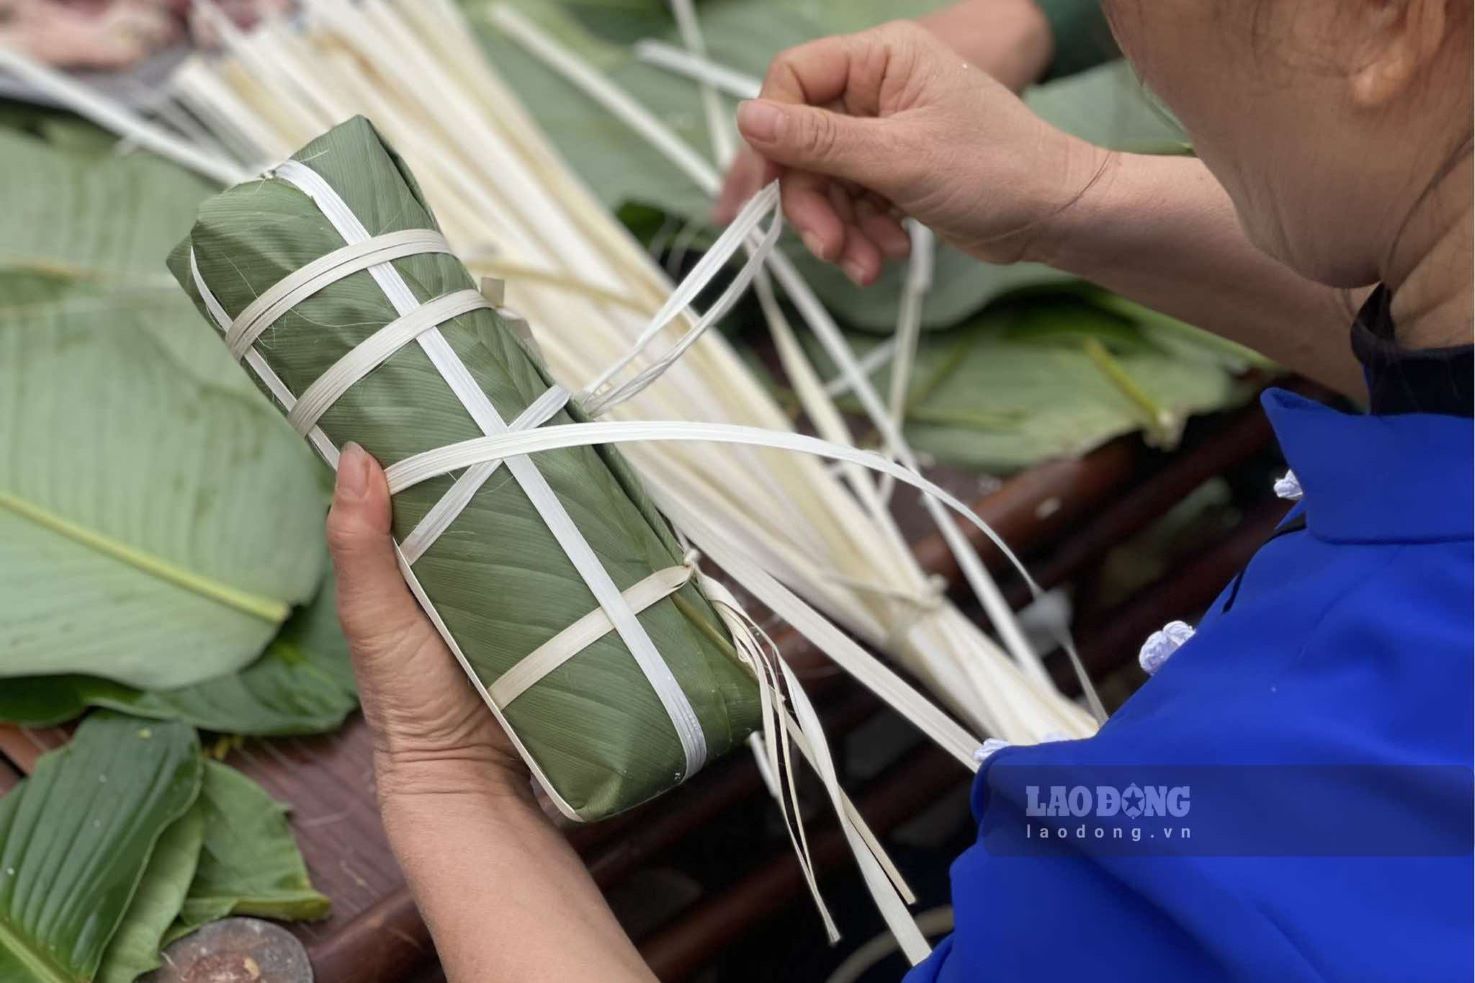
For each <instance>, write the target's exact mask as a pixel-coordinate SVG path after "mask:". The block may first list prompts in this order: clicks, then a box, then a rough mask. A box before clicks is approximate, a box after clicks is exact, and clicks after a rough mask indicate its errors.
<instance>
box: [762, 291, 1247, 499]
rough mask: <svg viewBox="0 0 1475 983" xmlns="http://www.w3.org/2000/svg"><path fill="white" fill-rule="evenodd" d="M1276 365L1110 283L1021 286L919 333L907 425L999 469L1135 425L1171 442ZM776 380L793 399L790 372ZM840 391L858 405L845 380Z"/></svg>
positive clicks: (853, 337)
mask: <svg viewBox="0 0 1475 983" xmlns="http://www.w3.org/2000/svg"><path fill="white" fill-rule="evenodd" d="M849 340H850V343H851V346H852V348H853V350H854V351H855V352H856V353H857V354H858V355H860V356H861V357H862V358H863V359H864V357H865V356H866V355H867V354H869V353H871V352H872V351H873V350H874V349H875V348H876V347H877V346H878V345H881V344H883V341H882V339H880V338H878V337H876V336H874V335H869V334H867V333H865V332H860V331H852V332H850V333H849ZM808 350H809V354H810V357H811V358H812V359H813V360H814V362H815V364H816V365H817V366H818V367H819V368H820V371H821V372H823V373H825V374H826V375H827V376H834V375H835V374H836V370H835V369H834V367H833V366H832V365H831V363H830V361H829V358H828V356H826V354H825V353H824V351H823V350H822V349H821V348H820V346H819V345H818V344H817V343H811V344H810V345H809V346H808ZM892 365H893V363H892V362H891V361H890V360H888V361H886V363H885V364H883V365H881V366H880V367H878V368H877V369H876V370H875V371H874V372H873V374H872V379H873V380H874V381H875V384H876V386H877V388H879V389H880V390H881V391H882V392H885V391H886V390H887V388H889V385H890V379H891V371H892ZM1267 365H1268V363H1266V362H1265V360H1264V359H1262V358H1260V357H1259V356H1257V355H1255V354H1254V353H1253V352H1250V351H1248V350H1247V349H1244V348H1241V347H1240V346H1238V345H1234V344H1232V343H1230V342H1227V341H1222V340H1220V339H1217V338H1215V337H1213V336H1211V335H1206V334H1204V333H1203V332H1201V331H1196V330H1194V329H1193V328H1190V327H1189V326H1188V325H1186V324H1183V323H1181V322H1178V321H1175V320H1173V319H1172V318H1168V317H1164V316H1162V315H1160V314H1157V313H1155V312H1153V311H1149V310H1146V309H1145V308H1142V307H1140V306H1138V305H1136V304H1132V303H1130V302H1128V301H1125V300H1123V299H1122V298H1120V297H1116V296H1114V295H1110V294H1105V293H1102V292H1101V291H1096V290H1089V289H1080V290H1073V291H1055V292H1051V293H1049V294H1046V295H1043V296H1035V297H1026V298H1014V299H1011V300H1006V301H1003V302H1001V303H998V304H994V305H991V306H990V307H988V308H986V309H985V310H983V311H980V312H979V313H978V314H975V315H973V316H972V317H970V318H968V319H966V320H965V321H964V322H963V323H961V324H959V325H957V326H956V327H954V328H952V329H950V330H947V331H934V332H930V333H928V334H925V335H923V336H922V338H921V339H920V341H919V343H918V346H917V354H916V361H915V362H914V364H913V367H912V374H911V379H910V382H909V384H908V388H907V403H906V416H905V432H906V435H907V440H908V442H909V443H910V444H911V445H912V447H913V448H915V449H916V450H917V451H918V452H920V453H923V454H926V455H928V456H929V457H930V458H931V459H932V460H934V461H937V462H938V463H941V464H947V465H951V466H953V467H961V468H968V469H973V470H979V471H984V472H987V473H990V474H1007V473H1011V472H1014V471H1019V470H1022V469H1024V468H1028V467H1029V466H1030V465H1032V464H1035V463H1036V462H1038V461H1040V460H1042V459H1047V458H1055V457H1073V456H1077V455H1080V454H1084V453H1086V452H1087V451H1089V450H1091V449H1092V448H1093V447H1096V446H1097V445H1099V444H1100V443H1101V442H1102V441H1104V440H1109V439H1111V438H1112V437H1116V436H1118V435H1120V434H1125V433H1131V432H1133V431H1141V432H1142V433H1143V434H1144V436H1145V438H1146V440H1147V441H1148V442H1149V443H1150V444H1152V445H1154V446H1157V447H1163V448H1171V447H1173V446H1175V445H1176V443H1177V441H1178V439H1179V437H1180V436H1181V434H1182V431H1183V427H1184V425H1185V423H1186V422H1187V419H1188V418H1189V417H1190V416H1192V415H1193V414H1196V413H1206V412H1211V411H1213V410H1217V409H1221V408H1224V407H1227V406H1232V405H1236V404H1238V403H1240V402H1242V401H1243V400H1245V399H1247V398H1249V396H1250V395H1251V394H1252V393H1253V391H1254V390H1253V385H1252V384H1249V383H1246V382H1243V381H1241V376H1242V374H1243V373H1244V372H1245V371H1246V370H1247V369H1251V368H1265V367H1267ZM757 368H758V369H759V371H762V369H761V367H757ZM772 385H773V386H774V387H775V388H776V389H777V391H778V392H779V393H780V395H781V397H782V398H784V399H785V400H786V401H787V402H789V403H790V404H796V402H797V401H796V400H794V399H793V397H792V396H791V395H790V394H788V393H787V391H786V390H785V388H784V387H783V385H782V383H781V382H779V381H778V380H772ZM836 403H837V405H838V406H839V407H840V408H841V409H843V410H845V411H846V412H849V413H854V414H856V415H857V416H858V415H859V414H860V413H861V406H860V403H859V401H858V400H856V399H855V398H854V397H853V396H851V395H850V394H849V393H848V392H842V393H841V394H840V395H839V397H838V399H837V400H836Z"/></svg>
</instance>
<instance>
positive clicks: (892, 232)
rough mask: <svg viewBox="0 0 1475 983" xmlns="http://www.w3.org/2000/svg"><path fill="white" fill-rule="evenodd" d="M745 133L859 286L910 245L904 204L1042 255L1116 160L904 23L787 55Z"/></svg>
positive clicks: (954, 228)
mask: <svg viewBox="0 0 1475 983" xmlns="http://www.w3.org/2000/svg"><path fill="white" fill-rule="evenodd" d="M738 129H739V131H740V132H741V133H742V135H743V138H744V139H745V140H747V142H748V144H749V145H750V146H751V147H752V148H753V149H754V150H755V151H756V152H757V153H758V154H760V155H761V156H762V157H763V158H764V159H765V160H766V161H767V164H766V174H765V175H764V178H765V179H771V178H773V177H778V178H779V179H780V180H781V182H782V187H783V203H784V212H785V214H786V215H787V216H788V219H789V221H790V222H791V223H792V224H793V225H794V227H795V228H796V230H797V231H798V232H799V234H800V236H801V237H802V238H803V239H804V242H805V244H806V245H807V246H808V247H809V249H810V250H811V251H812V252H813V253H814V254H815V255H816V256H818V257H819V258H820V259H823V260H826V261H829V262H835V263H838V264H840V266H841V267H842V268H843V269H844V270H845V271H846V273H847V274H848V275H849V276H850V278H851V279H852V280H855V281H856V282H857V283H862V284H865V283H869V282H871V281H872V280H874V279H875V278H876V276H877V275H879V273H880V270H881V264H882V262H883V258H885V257H894V256H900V255H904V254H905V252H906V234H905V232H904V231H903V229H902V227H901V224H900V221H899V217H898V214H897V213H898V212H899V213H901V214H902V215H906V216H910V217H912V218H915V219H917V220H919V221H921V222H922V223H924V224H926V225H928V226H930V227H931V228H932V229H933V230H934V231H936V232H937V233H938V234H939V235H941V236H942V237H943V238H944V239H946V240H948V241H949V242H951V243H952V244H953V245H955V246H958V247H959V248H961V249H963V250H965V251H967V252H969V253H972V254H973V255H975V256H977V257H978V258H980V259H984V260H987V261H989V262H994V263H1012V262H1017V261H1019V260H1022V259H1029V258H1033V257H1034V256H1036V255H1038V254H1039V253H1040V252H1041V249H1042V242H1043V241H1044V240H1045V239H1046V238H1047V237H1048V233H1049V232H1050V225H1051V222H1052V220H1053V219H1054V218H1055V216H1057V215H1058V214H1059V213H1061V212H1062V211H1064V210H1065V209H1066V208H1068V207H1069V205H1070V203H1071V202H1072V201H1074V200H1075V199H1076V198H1077V197H1078V196H1079V195H1081V194H1082V193H1083V191H1084V190H1085V189H1086V188H1088V187H1089V186H1090V184H1091V183H1092V181H1093V180H1094V179H1095V178H1096V177H1097V176H1099V175H1100V174H1101V173H1102V172H1103V170H1104V168H1105V167H1106V166H1107V164H1108V163H1109V161H1110V160H1111V155H1110V154H1109V153H1108V152H1107V151H1104V150H1102V149H1101V148H1098V147H1095V146H1092V145H1091V144H1088V143H1086V142H1084V141H1082V140H1078V139H1076V138H1074V137H1071V136H1068V135H1067V134H1065V133H1063V132H1061V131H1059V130H1057V129H1055V128H1053V127H1051V126H1050V125H1048V124H1047V123H1045V122H1044V121H1043V120H1041V119H1040V118H1039V117H1038V116H1036V115H1035V114H1034V113H1033V112H1031V111H1030V110H1029V109H1028V108H1027V107H1026V106H1025V105H1024V104H1023V103H1022V102H1021V101H1020V100H1019V99H1018V97H1016V96H1015V95H1014V94H1013V93H1012V92H1010V91H1009V90H1008V89H1006V88H1005V87H1004V86H1003V85H1001V84H1000V83H999V82H997V81H995V80H994V79H993V78H991V77H989V76H988V75H987V74H985V73H984V72H982V71H980V70H979V69H977V68H975V67H973V66H972V65H970V64H968V63H967V62H965V61H963V60H962V59H961V58H960V57H958V55H957V54H956V53H955V52H954V51H953V50H952V49H951V48H949V47H948V46H947V45H945V44H943V43H942V42H941V41H939V40H938V39H937V38H936V37H934V36H933V35H932V34H931V33H930V32H928V31H926V30H924V29H923V28H921V27H919V26H917V25H916V24H914V23H911V22H908V21H898V22H895V23H892V24H886V25H883V26H881V27H878V28H875V29H873V30H869V31H864V32H862V33H859V34H851V35H845V36H841V37H834V38H825V39H823V40H820V41H814V42H811V43H809V44H805V45H801V46H799V47H797V48H793V49H791V50H789V51H786V52H784V53H783V54H781V55H779V56H778V58H776V59H775V60H774V62H773V65H772V66H771V67H770V68H769V71H768V75H767V78H766V79H765V80H764V84H763V91H762V93H761V95H760V97H759V98H758V99H756V100H753V101H750V102H746V103H744V104H743V105H742V106H740V107H739V109H738Z"/></svg>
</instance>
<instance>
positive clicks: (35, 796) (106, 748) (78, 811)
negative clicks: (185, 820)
mask: <svg viewBox="0 0 1475 983" xmlns="http://www.w3.org/2000/svg"><path fill="white" fill-rule="evenodd" d="M201 771H202V762H201V759H200V749H199V743H198V742H197V741H196V739H195V733H194V731H193V730H192V729H191V728H189V727H186V726H185V725H183V724H177V723H163V724H159V723H149V722H145V721H139V720H135V719H130V718H128V717H123V716H114V715H107V714H104V715H99V716H95V717H92V718H91V719H89V720H88V721H86V722H85V723H84V724H83V725H82V726H81V727H80V728H78V730H77V734H76V736H75V737H74V738H73V739H72V741H71V742H70V743H69V744H67V745H66V746H65V747H63V748H61V749H60V750H58V751H54V752H52V753H51V754H48V755H45V756H44V757H42V758H41V760H40V761H39V762H38V763H37V766H36V771H35V773H34V774H32V775H31V777H30V778H27V779H26V780H25V781H24V782H22V783H21V784H20V785H18V786H17V787H16V788H15V789H12V790H11V792H10V793H9V794H8V795H6V796H5V797H4V798H3V799H0V979H3V980H5V981H6V983H90V981H92V980H93V979H94V978H95V976H96V975H97V973H98V970H99V967H100V966H101V965H102V963H103V957H104V953H105V952H106V951H107V950H108V946H109V943H110V941H111V940H112V939H113V938H114V936H115V935H116V934H117V933H118V932H119V931H120V926H121V925H123V924H124V923H125V921H127V920H128V919H129V917H130V907H131V902H132V901H133V899H134V898H135V896H136V895H137V893H138V891H139V885H140V883H141V882H143V881H144V880H145V874H146V871H148V869H149V865H150V857H151V856H152V855H153V854H154V853H155V852H156V850H155V844H156V843H157V842H159V840H160V837H161V836H162V835H164V834H165V830H166V829H169V828H170V826H171V824H173V823H175V822H177V821H178V820H179V819H180V818H181V817H182V816H184V815H185V813H186V811H187V810H188V809H189V808H190V806H191V805H192V804H193V802H194V800H195V796H196V795H197V794H198V792H199V789H200V781H201ZM186 845H187V844H186ZM171 852H172V847H171ZM175 873H176V874H177V871H176V872H175ZM161 876H162V875H161ZM150 881H152V878H150ZM159 889H160V888H159V887H158V886H157V885H155V884H152V883H150V885H149V888H148V890H149V893H150V897H152V896H153V895H154V892H155V891H156V890H159ZM163 890H164V891H165V893H166V894H167V893H168V889H167V888H165V889H163ZM140 919H141V920H142V921H144V922H150V923H156V919H155V918H154V917H153V914H147V915H142V916H140ZM135 931H141V932H142V934H145V935H147V934H148V931H149V929H148V926H147V925H144V926H142V927H141V928H135V927H130V928H129V929H128V933H129V934H130V935H132V933H134V932H135ZM120 944H122V943H120ZM136 945H137V943H136V941H130V942H128V943H127V944H126V945H124V952H125V953H130V954H129V955H128V956H127V957H126V958H130V959H135V958H136V950H134V946H136Z"/></svg>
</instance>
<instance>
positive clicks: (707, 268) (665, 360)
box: [580, 181, 783, 417]
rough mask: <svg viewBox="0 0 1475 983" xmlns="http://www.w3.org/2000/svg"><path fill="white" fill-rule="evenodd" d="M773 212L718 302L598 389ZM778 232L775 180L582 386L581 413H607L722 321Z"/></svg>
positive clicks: (770, 249) (679, 311)
mask: <svg viewBox="0 0 1475 983" xmlns="http://www.w3.org/2000/svg"><path fill="white" fill-rule="evenodd" d="M770 216H771V217H772V221H771V222H770V223H769V226H768V231H767V232H765V233H763V235H762V236H761V238H757V241H756V242H754V243H752V244H751V245H752V248H751V249H749V254H748V259H747V261H746V262H745V263H744V264H743V265H742V267H741V268H740V269H739V270H738V273H737V275H736V276H735V277H733V280H732V282H731V283H730V284H728V286H727V289H725V290H723V291H722V294H721V295H720V296H719V297H718V298H717V302H716V303H714V304H713V305H712V306H711V307H710V308H708V309H707V311H706V312H705V313H703V314H702V315H701V316H700V317H698V318H697V319H696V320H695V321H694V322H693V323H692V325H691V327H690V328H688V329H687V330H686V332H685V333H683V334H682V336H681V337H680V338H679V339H677V341H676V342H675V344H673V345H672V346H671V347H670V348H669V349H668V350H667V351H666V353H665V354H664V355H662V356H661V357H660V358H659V359H657V360H656V361H655V362H654V363H652V364H651V365H649V366H647V367H646V368H644V369H642V370H641V371H640V372H639V373H637V374H636V375H635V376H634V377H633V378H632V379H630V380H629V381H628V382H625V383H623V384H621V385H619V386H616V387H614V388H612V389H608V390H606V391H604V392H600V390H601V389H602V388H603V387H604V386H606V385H608V384H609V383H610V381H611V380H612V379H613V378H614V377H615V376H616V375H618V374H619V373H620V372H621V371H622V370H623V369H624V368H625V367H626V366H627V365H629V364H630V363H631V362H632V361H634V360H635V358H636V357H637V356H638V355H639V354H640V353H641V352H642V351H644V350H645V348H646V346H647V345H649V344H650V342H651V341H652V340H653V339H654V338H655V337H656V335H658V334H660V332H661V331H662V330H663V329H664V328H665V327H666V326H667V325H669V324H670V323H671V322H672V321H674V320H675V319H676V318H677V317H679V316H680V315H681V314H682V312H683V311H685V310H686V309H687V308H688V307H690V306H691V304H692V302H693V301H695V300H696V298H697V297H698V296H700V295H701V293H702V291H703V290H705V289H706V288H707V286H708V285H709V284H710V283H711V282H712V280H713V278H714V277H716V276H717V274H718V273H720V272H721V271H722V269H723V268H724V267H725V266H726V265H727V263H728V261H729V260H730V259H732V257H733V256H735V255H736V254H737V252H738V250H740V249H742V248H744V246H745V245H749V240H750V239H753V238H756V230H757V228H758V226H759V225H760V224H761V223H762V222H763V220H764V218H767V217H770ZM782 231H783V216H782V214H781V212H780V209H779V187H778V182H777V181H774V182H772V183H771V184H769V185H768V187H766V188H764V189H763V190H762V191H760V192H759V193H758V194H756V195H754V196H753V199H752V200H751V201H749V202H748V204H747V205H745V206H743V210H742V211H741V212H740V213H738V217H737V218H736V219H734V220H733V222H732V224H731V225H729V226H728V227H727V229H726V230H725V231H724V232H723V233H722V235H721V236H720V237H718V239H717V241H716V242H715V243H714V244H713V245H712V248H711V249H709V250H707V252H706V254H705V255H704V256H703V257H702V258H701V260H700V261H698V263H697V265H696V266H695V267H693V268H692V271H691V272H690V273H688V274H687V275H686V277H685V278H684V279H682V281H681V283H680V284H679V285H677V287H676V289H675V290H674V291H672V293H671V296H670V297H668V298H667V299H666V302H665V303H664V304H663V305H661V309H660V310H659V311H657V312H656V313H655V315H654V316H653V317H652V318H651V319H650V322H649V323H648V324H647V325H646V326H645V328H644V330H642V331H641V332H640V335H639V336H638V337H637V338H636V339H635V341H634V343H633V344H631V346H630V349H629V350H628V351H627V352H625V354H624V355H623V356H621V357H620V358H619V359H617V360H616V361H615V362H613V363H612V364H611V365H610V366H609V367H608V368H606V369H605V370H604V371H603V372H601V373H600V374H599V377H598V378H596V379H595V380H594V381H593V382H591V383H590V384H589V385H588V386H587V387H586V388H585V395H584V397H583V398H582V399H581V400H580V402H581V404H582V405H583V407H584V412H585V413H587V414H588V415H589V416H591V417H594V416H600V415H602V414H604V413H607V412H609V411H610V410H611V409H613V408H614V407H616V406H618V405H619V404H620V403H623V402H624V401H625V400H627V399H629V398H631V397H632V396H635V395H636V394H638V393H639V392H641V391H642V390H643V389H645V388H646V387H647V386H649V385H650V384H651V383H652V382H655V381H656V379H658V378H660V376H661V374H662V373H663V372H665V371H666V369H668V368H670V367H671V365H672V364H673V363H674V362H675V361H676V360H677V359H678V358H680V357H681V356H682V355H683V354H685V352H686V351H687V349H689V348H690V347H691V346H692V345H694V344H696V342H697V340H698V339H699V338H701V336H702V335H703V334H705V333H706V331H707V329H708V328H710V327H711V326H712V325H714V324H716V323H717V322H718V321H719V320H721V319H722V318H723V317H724V316H725V315H726V314H727V312H728V311H730V310H731V309H732V307H733V305H734V304H736V303H737V302H738V300H739V298H741V297H742V295H743V294H744V293H745V292H746V291H747V289H748V286H749V285H750V284H751V283H752V282H753V278H754V277H755V276H757V274H758V271H759V270H760V269H762V267H763V263H764V262H765V261H766V260H767V258H768V255H769V254H770V253H771V252H773V248H774V246H775V245H776V244H777V243H778V237H779V233H781V232H782Z"/></svg>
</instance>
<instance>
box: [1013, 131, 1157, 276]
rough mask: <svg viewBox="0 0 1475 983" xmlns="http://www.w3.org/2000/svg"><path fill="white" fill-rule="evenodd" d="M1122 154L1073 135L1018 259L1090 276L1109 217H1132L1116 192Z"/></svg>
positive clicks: (1124, 163)
mask: <svg viewBox="0 0 1475 983" xmlns="http://www.w3.org/2000/svg"><path fill="white" fill-rule="evenodd" d="M1125 157H1126V155H1124V154H1121V153H1119V152H1117V151H1112V150H1106V149H1104V148H1102V147H1098V146H1095V145H1094V144H1090V143H1086V142H1085V141H1081V140H1075V139H1072V140H1071V141H1070V143H1069V145H1068V147H1067V150H1066V152H1065V155H1064V159H1065V166H1064V176H1063V178H1062V180H1061V181H1060V183H1059V185H1058V187H1057V188H1056V189H1055V192H1054V193H1053V194H1052V195H1051V200H1050V202H1049V203H1048V204H1047V205H1046V207H1045V211H1044V213H1043V217H1042V218H1041V219H1040V222H1039V226H1038V229H1037V231H1036V234H1034V235H1032V236H1030V237H1029V239H1028V241H1027V243H1026V245H1025V249H1024V255H1023V256H1022V257H1021V258H1022V259H1024V260H1026V261H1028V262H1031V263H1041V264H1044V265H1045V266H1049V267H1052V268H1054V269H1057V270H1061V271H1063V272H1066V273H1073V274H1075V275H1077V276H1081V277H1085V278H1087V279H1089V278H1090V267H1091V263H1090V259H1091V256H1092V255H1093V254H1094V253H1095V252H1098V251H1099V247H1097V246H1096V245H1095V240H1097V239H1099V238H1100V236H1101V232H1102V230H1109V229H1110V228H1111V227H1112V223H1113V222H1120V221H1131V216H1130V215H1123V214H1121V210H1120V208H1119V207H1118V202H1117V197H1116V191H1117V183H1118V176H1119V173H1120V172H1121V171H1122V170H1123V168H1124V167H1125V166H1126V161H1125V159H1124V158H1125Z"/></svg>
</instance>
